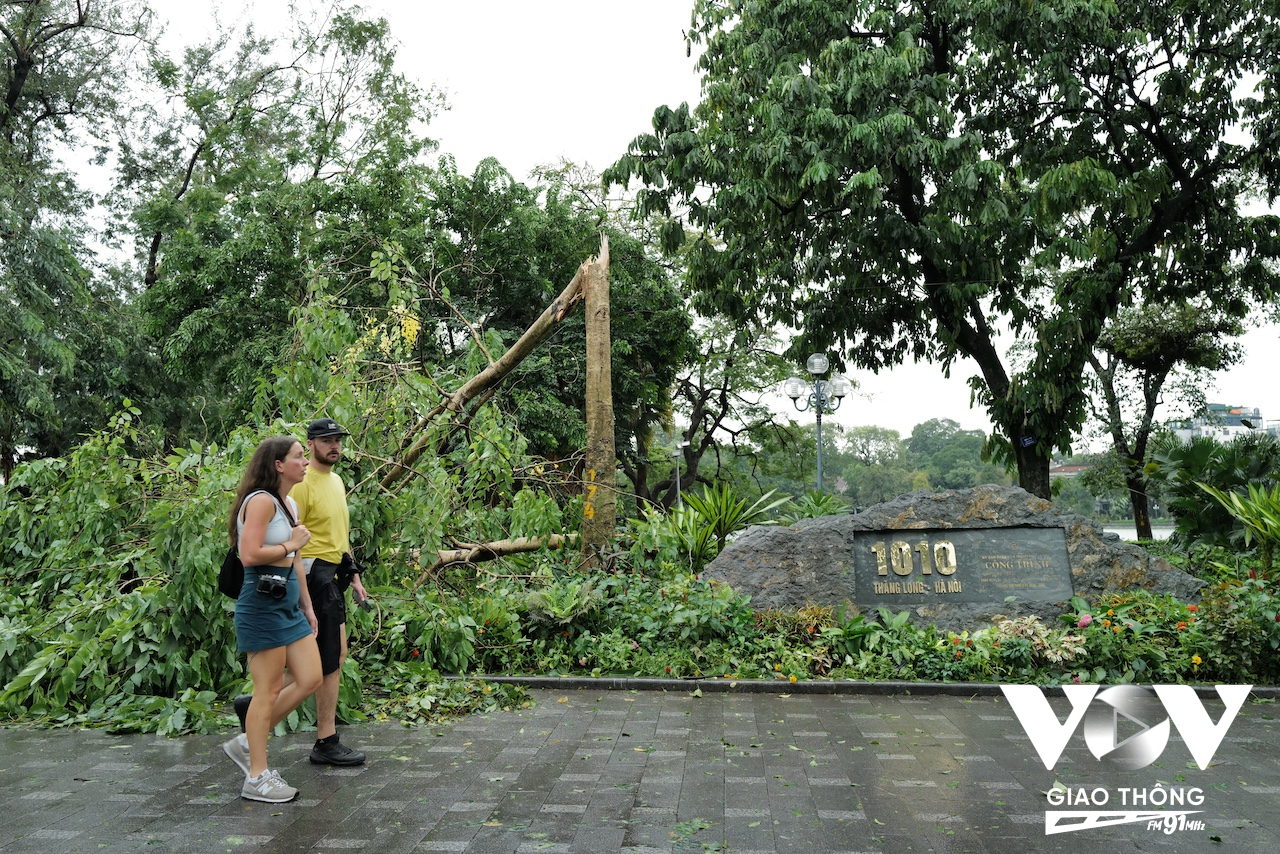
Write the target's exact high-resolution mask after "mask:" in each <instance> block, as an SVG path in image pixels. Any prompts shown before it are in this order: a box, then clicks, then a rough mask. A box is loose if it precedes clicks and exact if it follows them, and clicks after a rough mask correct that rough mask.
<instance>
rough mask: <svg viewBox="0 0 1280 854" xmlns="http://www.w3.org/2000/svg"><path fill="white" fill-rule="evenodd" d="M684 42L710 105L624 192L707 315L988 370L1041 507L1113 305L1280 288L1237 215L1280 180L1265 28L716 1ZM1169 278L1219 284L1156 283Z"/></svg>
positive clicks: (935, 3) (1172, 11) (864, 353)
mask: <svg viewBox="0 0 1280 854" xmlns="http://www.w3.org/2000/svg"><path fill="white" fill-rule="evenodd" d="M689 37H690V39H691V41H693V42H695V43H698V44H700V45H702V47H703V52H702V54H701V57H700V59H699V67H700V68H701V70H702V74H703V80H702V83H703V85H702V91H703V98H702V101H701V103H699V104H698V105H697V106H696V107H695V108H693V109H690V108H689V107H688V106H687V105H681V106H680V107H678V108H676V109H671V108H669V107H661V108H659V109H658V110H656V111H655V113H654V118H653V131H652V133H649V134H646V135H643V136H640V137H638V138H637V139H636V140H635V141H634V142H633V143H632V145H631V148H630V151H629V153H628V154H627V155H626V156H625V157H623V158H622V159H621V160H620V161H619V162H618V163H617V164H615V166H614V167H613V168H612V169H611V170H609V172H608V173H607V176H608V178H609V179H610V180H612V181H615V182H618V183H622V184H627V183H629V182H631V181H633V180H638V181H639V182H640V183H641V184H642V185H643V187H642V189H641V190H640V192H639V197H638V198H639V200H640V203H641V210H642V213H652V212H655V211H657V212H663V213H670V214H673V215H676V216H677V218H676V219H675V220H673V226H672V227H671V228H669V229H668V230H667V231H666V233H665V238H666V246H667V248H668V249H672V250H674V249H675V248H677V246H678V245H680V244H681V243H683V242H684V240H685V233H686V232H685V229H684V228H682V227H681V226H682V225H683V224H688V225H690V226H692V229H691V230H692V231H693V232H695V233H696V234H697V236H696V237H695V238H694V239H693V242H692V246H691V247H690V249H689V256H688V257H689V259H690V269H691V280H692V282H693V284H694V286H695V287H696V288H697V289H698V291H699V293H700V295H701V301H702V304H704V305H708V304H709V305H714V306H716V307H717V308H719V309H722V310H724V311H725V312H727V313H729V314H730V315H732V316H736V317H753V318H766V319H769V320H771V321H774V322H781V323H784V324H787V325H790V326H793V327H796V328H800V329H802V334H801V335H800V336H799V338H798V340H797V342H796V344H795V351H796V352H806V351H809V350H824V349H826V348H828V347H829V346H831V345H833V344H834V345H837V346H838V347H839V348H840V352H842V353H843V354H844V355H845V357H846V359H847V361H848V362H851V363H853V364H855V365H857V366H859V367H861V368H864V369H868V370H873V371H878V370H881V369H884V368H887V367H891V366H893V365H895V364H897V363H899V362H901V361H902V360H903V359H905V358H906V357H912V358H915V359H932V360H936V361H938V362H940V363H941V365H942V368H943V370H944V371H947V372H949V371H950V369H951V366H952V365H953V363H954V362H955V360H956V359H957V358H958V357H961V356H968V357H969V358H972V359H973V360H974V362H975V363H976V364H977V366H978V371H979V374H978V376H975V377H973V378H972V379H971V380H970V382H971V385H972V386H973V388H974V393H975V397H976V399H977V400H978V401H979V402H981V403H982V404H983V405H984V406H985V407H986V408H987V410H988V412H989V414H990V417H991V419H992V421H993V423H994V424H996V425H997V428H998V430H999V431H1000V433H1001V435H1002V437H1003V441H1004V442H1005V443H1006V445H1007V450H1008V452H1009V454H1010V456H1011V457H1012V459H1014V460H1015V461H1016V464H1017V469H1018V477H1019V482H1020V484H1021V485H1022V486H1023V487H1025V488H1027V489H1028V490H1030V491H1032V492H1034V493H1036V494H1039V495H1042V496H1045V497H1048V495H1049V478H1048V464H1049V458H1050V454H1051V453H1052V452H1053V451H1054V449H1057V448H1065V447H1067V446H1069V444H1070V442H1071V440H1072V438H1073V436H1075V435H1076V434H1077V433H1078V431H1079V430H1080V428H1081V426H1082V425H1083V423H1084V420H1085V418H1086V413H1087V404H1088V397H1087V392H1086V385H1085V383H1084V381H1083V373H1084V368H1085V365H1086V362H1087V359H1088V354H1089V353H1090V352H1091V348H1092V346H1093V343H1094V342H1095V341H1096V340H1097V337H1098V335H1099V334H1100V333H1101V331H1102V329H1103V328H1104V325H1105V323H1106V321H1107V319H1108V318H1109V317H1111V316H1113V315H1114V313H1115V312H1116V311H1117V310H1118V308H1119V307H1120V306H1121V305H1123V304H1125V303H1127V302H1129V301H1130V300H1132V299H1133V298H1134V297H1135V295H1136V294H1137V293H1139V292H1143V291H1145V292H1147V296H1148V298H1149V299H1151V300H1153V301H1159V300H1162V299H1165V298H1168V297H1169V296H1171V295H1178V296H1183V295H1186V294H1193V293H1197V292H1207V291H1212V290H1213V288H1214V287H1216V282H1217V279H1216V278H1214V277H1213V275H1212V272H1211V271H1213V270H1215V269H1220V268H1221V266H1222V265H1223V264H1225V263H1227V262H1228V261H1229V260H1232V259H1238V258H1239V257H1240V256H1244V258H1245V263H1246V265H1247V266H1248V268H1249V269H1248V272H1247V275H1246V277H1245V280H1246V281H1248V282H1249V283H1250V285H1251V286H1252V287H1254V288H1255V289H1256V290H1257V291H1259V292H1265V291H1267V290H1268V289H1269V288H1270V287H1271V286H1272V285H1273V283H1274V275H1273V274H1272V272H1271V271H1270V270H1269V269H1267V267H1266V264H1265V260H1266V259H1267V258H1270V257H1274V256H1275V254H1276V245H1275V244H1276V231H1277V222H1276V218H1275V217H1271V216H1248V215H1245V214H1242V213H1241V212H1240V209H1239V207H1238V201H1239V199H1240V197H1241V195H1242V194H1243V192H1244V190H1245V186H1246V179H1247V176H1248V174H1249V172H1250V170H1259V169H1262V170H1265V169H1272V170H1273V171H1280V170H1276V167H1275V163H1274V158H1275V156H1276V152H1277V147H1276V146H1274V145H1270V144H1268V143H1267V142H1266V138H1267V137H1266V134H1267V133H1268V130H1267V129H1268V128H1269V127H1272V125H1269V124H1267V123H1268V122H1272V121H1273V119H1274V113H1275V112H1276V111H1275V103H1274V97H1273V96H1272V92H1273V89H1271V88H1267V87H1264V88H1263V89H1261V90H1259V91H1257V92H1255V91H1254V90H1252V89H1251V88H1250V87H1249V85H1247V84H1248V83H1249V82H1251V81H1253V80H1254V79H1256V77H1257V76H1260V75H1261V76H1264V77H1265V75H1267V74H1270V73H1274V69H1273V68H1272V67H1271V65H1272V63H1273V61H1274V54H1275V51H1274V46H1275V44H1276V39H1277V21H1276V19H1275V16H1274V15H1271V14H1269V13H1268V12H1267V10H1266V9H1265V8H1263V7H1261V6H1258V5H1257V4H1252V3H1246V2H1243V0H1228V1H1227V2H1208V0H1177V2H1174V0H1155V2H1151V3H1132V4H1131V3H1124V4H1116V3H1113V2H1109V0H1047V1H1046V2H1036V3H1008V2H1006V0H909V2H903V3H887V2H879V0H856V2H836V1H835V0H794V2H786V3H768V2H758V1H757V0H698V2H696V3H695V6H694V12H693V21H692V26H691V28H690V30H689ZM1240 130H1243V131H1244V132H1245V134H1244V135H1243V136H1242V135H1240V134H1238V133H1237V131H1240ZM1251 131H1253V132H1257V133H1258V134H1259V137H1258V138H1257V139H1254V138H1251V137H1249V136H1248V135H1247V134H1248V133H1249V132H1251ZM1168 257H1176V258H1177V259H1179V261H1180V262H1181V263H1182V264H1183V266H1184V267H1185V268H1186V269H1188V270H1197V269H1199V270H1207V271H1210V272H1209V273H1206V275H1205V276H1202V277H1197V276H1189V277H1187V278H1185V279H1182V280H1180V281H1179V282H1178V283H1177V285H1176V287H1175V286H1173V285H1172V284H1170V283H1168V282H1166V281H1165V280H1163V279H1161V278H1160V277H1157V276H1153V275H1149V273H1150V270H1151V267H1152V266H1153V265H1154V264H1156V263H1157V261H1158V260H1159V259H1161V258H1168ZM1002 329H1003V330H1006V331H1008V332H1009V333H1012V335H1013V336H1015V338H1018V339H1021V340H1028V341H1031V342H1032V344H1033V349H1032V352H1031V357H1030V359H1029V360H1028V361H1026V362H1017V363H1015V362H1012V361H1011V360H1009V359H1008V358H1007V357H1006V356H1005V355H1004V354H1002V352H1001V348H1000V346H999V342H998V337H997V336H998V333H999V331H1000V330H1002Z"/></svg>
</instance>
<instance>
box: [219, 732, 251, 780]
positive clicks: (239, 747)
mask: <svg viewBox="0 0 1280 854" xmlns="http://www.w3.org/2000/svg"><path fill="white" fill-rule="evenodd" d="M222 752H223V753H225V754H227V755H228V756H230V757H231V761H232V762H234V763H236V764H237V765H239V766H240V770H241V771H243V772H244V775H245V776H246V777H248V776H249V740H248V739H247V738H245V737H244V733H240V734H239V735H237V736H236V737H235V738H233V739H231V740H230V741H227V742H223V745H222Z"/></svg>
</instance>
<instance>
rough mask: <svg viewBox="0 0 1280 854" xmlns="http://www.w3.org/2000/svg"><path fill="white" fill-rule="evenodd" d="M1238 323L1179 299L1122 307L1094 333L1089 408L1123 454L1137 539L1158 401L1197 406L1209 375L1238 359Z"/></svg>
mask: <svg viewBox="0 0 1280 854" xmlns="http://www.w3.org/2000/svg"><path fill="white" fill-rule="evenodd" d="M1242 331H1243V326H1242V324H1241V321H1240V319H1239V318H1238V317H1236V316H1234V315H1233V314H1231V313H1230V312H1229V310H1228V309H1227V308H1225V307H1222V306H1212V305H1202V304H1195V303H1184V304H1183V305H1178V306H1142V307H1135V308H1132V309H1126V310H1123V311H1121V312H1120V313H1118V314H1117V315H1116V317H1115V318H1113V319H1112V321H1111V323H1110V324H1108V326H1107V328H1106V329H1105V330H1103V333H1102V335H1101V336H1100V337H1099V339H1098V342H1097V344H1096V346H1095V348H1094V351H1093V352H1092V353H1091V354H1090V355H1089V364H1090V365H1091V366H1092V368H1093V374H1094V377H1095V379H1096V381H1097V386H1098V391H1099V393H1098V394H1097V395H1096V396H1095V397H1094V401H1095V404H1094V415H1095V417H1097V418H1098V420H1099V422H1100V423H1101V424H1102V425H1103V430H1104V432H1105V433H1106V435H1107V437H1108V438H1109V439H1110V441H1111V448H1112V450H1113V451H1114V452H1115V456H1116V458H1117V459H1119V460H1120V461H1121V462H1122V474H1123V480H1124V486H1125V489H1126V490H1127V491H1128V494H1129V503H1130V505H1131V506H1132V508H1133V520H1134V525H1135V526H1136V528H1137V536H1138V539H1140V540H1149V539H1151V512H1150V510H1151V499H1150V493H1151V478H1150V476H1149V475H1148V473H1147V464H1148V463H1149V462H1150V460H1149V458H1148V457H1149V449H1150V442H1151V440H1152V437H1153V436H1155V435H1156V433H1157V431H1158V430H1159V429H1160V428H1161V426H1162V425H1161V424H1159V423H1158V422H1157V421H1156V411H1157V409H1158V407H1159V406H1160V405H1161V404H1165V403H1169V404H1174V405H1178V406H1181V407H1182V408H1183V409H1184V412H1183V414H1184V415H1196V414H1198V413H1200V412H1203V411H1204V409H1205V405H1206V404H1207V402H1208V401H1207V400H1206V399H1205V389H1206V387H1207V386H1208V384H1209V379H1210V375H1211V374H1212V373H1213V372H1214V371H1220V370H1222V369H1224V368H1226V367H1228V366H1230V365H1231V364H1233V363H1234V362H1236V361H1238V360H1239V357H1240V345H1239V344H1238V343H1237V342H1236V341H1234V340H1233V339H1234V338H1235V336H1238V335H1240V333H1241V332H1242Z"/></svg>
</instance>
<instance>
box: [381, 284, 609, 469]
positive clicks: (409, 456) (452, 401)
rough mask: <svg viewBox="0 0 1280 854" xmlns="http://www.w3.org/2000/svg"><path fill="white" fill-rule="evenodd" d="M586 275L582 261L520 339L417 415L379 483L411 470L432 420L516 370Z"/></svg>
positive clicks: (579, 291)
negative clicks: (406, 443)
mask: <svg viewBox="0 0 1280 854" xmlns="http://www.w3.org/2000/svg"><path fill="white" fill-rule="evenodd" d="M606 260H607V259H606ZM586 279H587V265H586V264H583V265H582V266H580V267H579V268H578V272H577V273H575V274H574V277H573V281H571V282H569V285H568V286H567V287H566V288H565V289H564V290H563V291H561V292H560V295H559V296H558V297H556V298H555V299H554V300H553V301H552V302H551V305H549V306H547V308H546V310H545V311H544V312H542V314H541V316H539V317H538V319H537V320H535V321H534V322H533V324H532V325H531V326H530V327H529V328H528V329H526V330H525V332H524V334H523V335H521V336H520V340H519V341H517V342H516V343H514V344H512V345H511V347H510V349H508V350H507V352H505V353H503V354H502V356H500V357H499V358H498V360H497V361H495V362H494V363H493V364H491V365H489V367H487V368H485V369H484V370H483V371H481V372H480V373H478V374H476V375H475V376H474V377H472V378H471V379H470V380H468V381H467V382H466V383H465V384H463V386H462V388H460V389H458V390H457V391H455V392H454V393H453V394H451V395H449V396H448V397H447V398H445V400H444V401H443V402H441V403H440V404H439V405H438V406H436V407H435V408H434V409H432V410H431V411H430V412H428V413H427V414H426V415H424V416H423V417H422V418H421V419H419V421H418V423H417V424H416V425H415V426H414V429H413V431H412V432H411V434H410V437H412V436H414V435H417V437H418V438H417V439H414V440H413V442H412V444H410V445H409V446H408V447H407V448H406V449H405V451H404V453H403V454H402V455H401V456H400V459H398V460H396V461H395V462H394V463H393V464H392V466H391V470H390V471H388V472H387V473H386V474H385V475H384V476H383V478H382V481H381V483H380V486H381V487H382V488H383V489H390V488H391V487H392V486H394V485H395V484H396V483H398V482H399V481H401V480H402V479H404V478H405V477H406V476H407V475H408V474H410V473H411V472H412V471H413V464H414V463H416V462H417V461H418V458H419V457H421V456H422V455H423V453H425V452H426V451H427V449H428V447H429V446H430V445H431V434H429V433H427V432H426V429H427V427H428V426H429V425H430V424H431V422H432V421H434V420H435V419H436V418H439V417H440V416H441V415H442V414H444V413H445V412H451V413H454V414H457V413H459V412H462V411H463V408H464V407H465V406H466V405H467V404H468V403H470V402H471V401H472V400H474V399H475V398H476V397H479V396H480V395H481V394H483V393H484V392H486V391H488V390H489V389H492V388H493V387H494V386H496V385H497V384H498V383H499V382H501V381H502V380H503V379H504V378H505V377H506V376H507V375H508V374H509V373H511V372H512V371H513V370H515V368H516V366H517V365H519V364H520V363H521V362H522V361H524V359H525V357H526V356H528V355H529V354H530V353H531V352H533V350H534V348H535V347H537V346H538V344H540V343H541V342H542V340H543V339H544V338H546V337H547V335H548V334H549V333H550V332H551V330H552V329H553V328H554V327H555V325H556V324H558V323H559V322H560V321H561V320H564V318H565V316H566V315H567V314H568V313H569V310H570V309H571V308H573V306H574V305H575V304H576V303H577V302H578V301H579V300H581V299H582V298H583V290H584V287H585V283H586Z"/></svg>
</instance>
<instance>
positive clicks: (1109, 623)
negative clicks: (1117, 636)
mask: <svg viewBox="0 0 1280 854" xmlns="http://www.w3.org/2000/svg"><path fill="white" fill-rule="evenodd" d="M1102 625H1103V626H1109V625H1111V621H1110V620H1103V621H1102Z"/></svg>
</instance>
